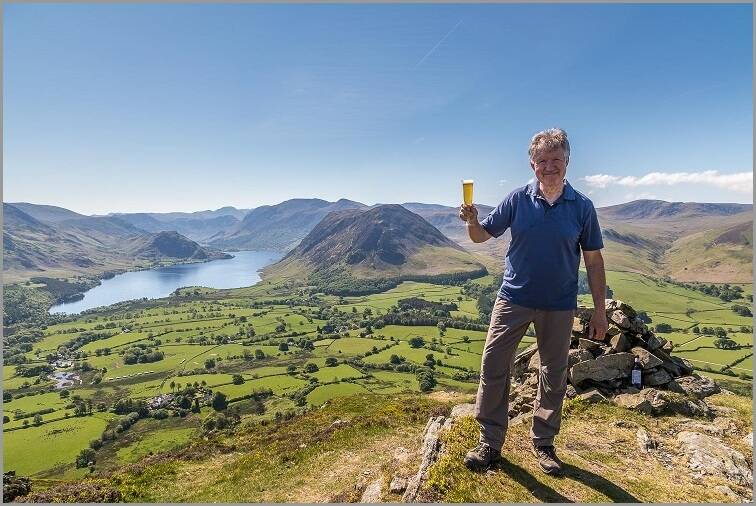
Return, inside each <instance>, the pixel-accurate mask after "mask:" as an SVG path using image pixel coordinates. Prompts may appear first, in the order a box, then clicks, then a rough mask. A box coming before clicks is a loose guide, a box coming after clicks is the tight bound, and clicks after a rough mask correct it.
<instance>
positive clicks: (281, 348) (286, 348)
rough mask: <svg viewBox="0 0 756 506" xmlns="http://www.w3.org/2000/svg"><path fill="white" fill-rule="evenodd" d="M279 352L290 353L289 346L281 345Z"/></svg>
mask: <svg viewBox="0 0 756 506" xmlns="http://www.w3.org/2000/svg"><path fill="white" fill-rule="evenodd" d="M278 350H279V351H289V345H288V344H287V343H281V344H279V345H278Z"/></svg>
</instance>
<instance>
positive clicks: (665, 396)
mask: <svg viewBox="0 0 756 506" xmlns="http://www.w3.org/2000/svg"><path fill="white" fill-rule="evenodd" d="M614 403H615V404H617V405H618V406H622V407H625V408H628V409H633V410H636V411H640V412H641V413H646V414H650V415H662V414H670V415H671V414H681V415H686V416H709V415H710V414H711V410H710V408H709V406H708V405H707V404H706V403H705V402H704V401H702V400H698V399H694V400H691V399H688V398H686V397H684V396H681V395H679V394H674V393H672V392H667V391H663V390H657V389H655V388H644V389H643V390H641V391H640V392H638V393H637V394H620V395H617V396H615V397H614Z"/></svg>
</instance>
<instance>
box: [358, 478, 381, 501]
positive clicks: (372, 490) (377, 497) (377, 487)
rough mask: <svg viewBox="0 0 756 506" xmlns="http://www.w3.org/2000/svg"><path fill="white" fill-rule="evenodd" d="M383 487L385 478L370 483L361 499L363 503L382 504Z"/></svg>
mask: <svg viewBox="0 0 756 506" xmlns="http://www.w3.org/2000/svg"><path fill="white" fill-rule="evenodd" d="M382 487H383V478H378V479H377V480H375V481H374V482H372V483H370V484H369V485H368V486H367V487H366V488H365V491H364V492H363V493H362V497H360V502H361V503H376V502H381V488H382Z"/></svg>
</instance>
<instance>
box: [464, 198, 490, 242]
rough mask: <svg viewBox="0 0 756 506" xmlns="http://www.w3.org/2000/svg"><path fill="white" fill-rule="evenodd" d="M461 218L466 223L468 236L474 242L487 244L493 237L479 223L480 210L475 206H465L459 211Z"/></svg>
mask: <svg viewBox="0 0 756 506" xmlns="http://www.w3.org/2000/svg"><path fill="white" fill-rule="evenodd" d="M459 218H460V219H461V220H463V221H464V222H465V226H466V227H467V235H469V236H470V240H471V241H472V242H485V241H487V240H489V239H490V238H491V237H493V236H492V235H491V234H489V233H488V232H487V231H486V229H485V228H483V227H482V226H481V224H480V222H478V209H477V208H476V207H475V206H474V205H465V204H462V206H461V207H460V209H459Z"/></svg>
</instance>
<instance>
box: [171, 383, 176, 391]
mask: <svg viewBox="0 0 756 506" xmlns="http://www.w3.org/2000/svg"><path fill="white" fill-rule="evenodd" d="M175 390H176V382H175V381H171V392H173V391H175Z"/></svg>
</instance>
